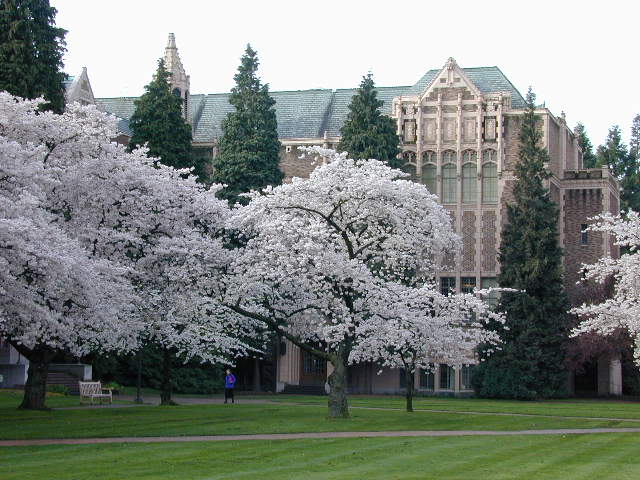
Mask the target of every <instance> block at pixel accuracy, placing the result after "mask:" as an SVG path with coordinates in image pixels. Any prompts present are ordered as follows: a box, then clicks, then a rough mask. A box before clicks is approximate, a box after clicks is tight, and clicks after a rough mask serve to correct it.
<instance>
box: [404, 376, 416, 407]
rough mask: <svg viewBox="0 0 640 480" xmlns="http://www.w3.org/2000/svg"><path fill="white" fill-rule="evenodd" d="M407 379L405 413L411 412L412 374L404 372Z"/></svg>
mask: <svg viewBox="0 0 640 480" xmlns="http://www.w3.org/2000/svg"><path fill="white" fill-rule="evenodd" d="M405 372H406V378H407V395H406V397H407V412H413V382H414V372H410V371H409V370H405Z"/></svg>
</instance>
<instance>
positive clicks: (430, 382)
mask: <svg viewBox="0 0 640 480" xmlns="http://www.w3.org/2000/svg"><path fill="white" fill-rule="evenodd" d="M429 366H430V367H431V368H430V369H429V370H420V388H424V389H427V390H433V387H434V385H435V381H434V380H435V378H434V377H435V375H434V373H433V369H434V366H433V365H429Z"/></svg>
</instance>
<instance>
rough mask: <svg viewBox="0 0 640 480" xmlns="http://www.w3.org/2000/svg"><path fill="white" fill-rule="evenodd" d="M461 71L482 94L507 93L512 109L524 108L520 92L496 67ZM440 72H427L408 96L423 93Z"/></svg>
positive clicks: (410, 90)
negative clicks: (509, 96) (509, 95)
mask: <svg viewBox="0 0 640 480" xmlns="http://www.w3.org/2000/svg"><path fill="white" fill-rule="evenodd" d="M462 71H463V72H464V73H465V75H466V76H467V77H468V78H469V80H471V81H472V82H473V84H474V85H475V86H476V87H477V88H478V90H480V92H482V93H496V92H509V93H510V94H511V106H512V108H524V106H525V102H524V98H522V95H520V92H518V90H516V88H515V87H514V86H513V84H512V83H511V82H510V81H509V79H508V78H507V77H505V76H504V73H502V71H501V70H500V69H499V68H498V67H476V68H463V69H462ZM438 73H440V70H429V71H428V72H427V73H425V74H424V75H423V76H422V78H421V79H420V80H418V82H417V83H416V84H415V85H414V86H413V87H411V88H410V89H409V93H408V94H410V95H417V94H419V93H420V92H424V91H425V90H426V89H427V87H429V85H431V82H433V80H434V79H435V78H436V76H437V75H438Z"/></svg>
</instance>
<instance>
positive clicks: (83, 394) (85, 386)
mask: <svg viewBox="0 0 640 480" xmlns="http://www.w3.org/2000/svg"><path fill="white" fill-rule="evenodd" d="M78 384H79V385H80V403H82V400H83V399H84V398H88V399H89V400H90V401H91V403H93V399H94V398H97V399H100V403H102V399H103V398H108V399H109V403H112V402H113V395H112V393H111V389H110V388H102V383H101V382H78Z"/></svg>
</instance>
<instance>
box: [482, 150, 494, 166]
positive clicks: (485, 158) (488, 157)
mask: <svg viewBox="0 0 640 480" xmlns="http://www.w3.org/2000/svg"><path fill="white" fill-rule="evenodd" d="M486 162H497V159H496V151H495V150H492V149H487V150H485V151H483V152H482V163H486Z"/></svg>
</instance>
